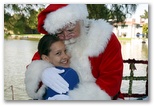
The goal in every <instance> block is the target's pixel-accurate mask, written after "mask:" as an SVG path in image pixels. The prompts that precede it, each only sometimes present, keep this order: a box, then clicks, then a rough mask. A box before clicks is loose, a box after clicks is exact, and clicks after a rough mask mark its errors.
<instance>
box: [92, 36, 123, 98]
mask: <svg viewBox="0 0 154 106" xmlns="http://www.w3.org/2000/svg"><path fill="white" fill-rule="evenodd" d="M90 60H91V65H92V66H93V69H92V73H93V75H94V77H95V78H96V83H97V84H98V85H99V86H100V88H101V89H103V90H105V91H106V92H107V93H108V94H109V95H110V96H115V95H116V94H117V93H118V92H119V91H120V87H121V82H122V76H123V59H122V54H121V45H120V43H119V41H118V39H117V37H116V36H115V35H114V34H112V36H111V38H110V40H109V42H108V44H107V47H106V49H105V50H104V52H103V53H101V54H100V55H99V57H94V58H90Z"/></svg>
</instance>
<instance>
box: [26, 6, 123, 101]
mask: <svg viewBox="0 0 154 106" xmlns="http://www.w3.org/2000/svg"><path fill="white" fill-rule="evenodd" d="M87 16H88V11H87V7H86V5H84V4H50V5H49V6H48V7H47V8H45V9H44V10H43V11H42V12H41V13H40V14H39V15H38V31H39V32H40V33H43V34H55V33H56V34H57V35H58V36H59V38H60V39H62V40H64V41H65V44H66V46H67V48H68V52H69V53H70V55H71V64H70V66H71V68H73V69H74V70H76V72H77V73H78V75H79V80H80V83H79V84H78V87H77V88H75V89H74V90H71V91H69V93H68V96H69V97H70V98H71V99H72V100H115V99H118V98H122V99H123V96H122V95H121V92H120V87H121V82H122V75H123V59H122V54H121V45H120V43H119V41H118V39H117V37H116V36H115V34H114V33H112V30H113V26H112V25H110V24H109V23H108V22H106V21H105V20H103V19H99V20H94V19H93V20H92V19H88V18H87ZM32 60H33V61H32V63H30V64H29V66H28V67H27V70H26V74H25V75H26V76H25V84H26V90H27V93H28V95H29V96H30V97H31V98H33V99H41V98H42V96H43V95H44V93H45V88H46V86H49V87H51V88H52V89H55V90H56V88H57V92H60V93H64V92H67V90H68V89H67V88H68V86H69V85H68V84H67V83H66V82H65V81H63V79H62V78H60V75H59V73H58V72H55V71H46V70H45V69H46V68H49V67H50V68H52V67H53V66H52V65H50V64H48V63H46V62H44V61H42V60H40V56H39V54H38V52H36V53H35V55H34V57H33V59H32ZM42 73H45V74H44V75H46V76H43V77H42ZM57 79H58V80H57ZM42 81H43V84H41V83H40V82H42ZM55 82H56V84H57V85H58V86H57V85H56V84H55Z"/></svg>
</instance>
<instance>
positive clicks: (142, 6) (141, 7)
mask: <svg viewBox="0 0 154 106" xmlns="http://www.w3.org/2000/svg"><path fill="white" fill-rule="evenodd" d="M144 10H147V11H148V4H139V5H138V6H137V9H136V12H135V14H134V15H132V18H135V19H137V20H138V19H139V18H140V15H143V14H144Z"/></svg>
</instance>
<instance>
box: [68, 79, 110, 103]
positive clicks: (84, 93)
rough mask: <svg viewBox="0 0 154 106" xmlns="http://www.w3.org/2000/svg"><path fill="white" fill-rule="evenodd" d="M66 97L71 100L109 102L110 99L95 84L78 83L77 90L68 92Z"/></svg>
mask: <svg viewBox="0 0 154 106" xmlns="http://www.w3.org/2000/svg"><path fill="white" fill-rule="evenodd" d="M68 95H69V96H70V98H71V99H73V100H111V97H110V96H109V95H108V94H107V93H106V92H105V91H104V90H101V89H100V88H99V87H98V86H97V85H96V83H95V82H85V83H80V84H79V85H78V88H76V89H73V90H72V91H69V94H68Z"/></svg>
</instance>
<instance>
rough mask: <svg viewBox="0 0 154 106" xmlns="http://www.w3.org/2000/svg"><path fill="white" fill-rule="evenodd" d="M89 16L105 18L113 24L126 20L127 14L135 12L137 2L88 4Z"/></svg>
mask: <svg viewBox="0 0 154 106" xmlns="http://www.w3.org/2000/svg"><path fill="white" fill-rule="evenodd" d="M87 7H88V12H89V18H94V19H100V18H102V19H105V20H107V21H111V22H112V24H114V23H118V22H124V21H125V19H126V16H127V15H131V14H132V13H134V12H135V10H136V7H137V5H136V4H87Z"/></svg>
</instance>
